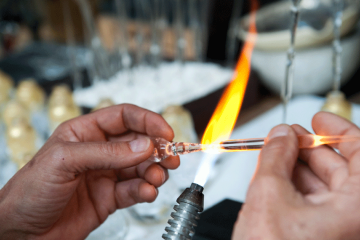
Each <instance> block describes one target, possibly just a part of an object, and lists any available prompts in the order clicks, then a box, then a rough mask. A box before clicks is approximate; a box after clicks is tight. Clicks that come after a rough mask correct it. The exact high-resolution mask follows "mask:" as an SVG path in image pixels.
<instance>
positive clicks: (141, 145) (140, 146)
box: [129, 137, 150, 153]
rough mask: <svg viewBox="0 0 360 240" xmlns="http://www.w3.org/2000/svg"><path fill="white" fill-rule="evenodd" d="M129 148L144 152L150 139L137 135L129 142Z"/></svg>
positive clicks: (136, 151)
mask: <svg viewBox="0 0 360 240" xmlns="http://www.w3.org/2000/svg"><path fill="white" fill-rule="evenodd" d="M129 145H130V149H131V151H132V152H134V153H138V152H145V151H146V150H147V149H148V148H149V146H150V139H149V138H147V137H139V138H137V139H135V140H133V141H131V142H130V143H129Z"/></svg>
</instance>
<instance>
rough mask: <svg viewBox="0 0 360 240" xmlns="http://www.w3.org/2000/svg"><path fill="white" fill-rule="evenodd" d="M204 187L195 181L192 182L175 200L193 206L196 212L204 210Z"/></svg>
mask: <svg viewBox="0 0 360 240" xmlns="http://www.w3.org/2000/svg"><path fill="white" fill-rule="evenodd" d="M203 190H204V188H203V187H202V186H200V185H198V184H196V183H192V184H191V186H190V188H186V189H185V191H184V192H183V193H182V194H181V195H180V196H179V197H178V199H177V200H176V202H177V203H179V204H180V203H187V204H190V205H192V206H194V207H195V208H196V209H197V210H198V212H202V211H203V210H204V194H203V193H202V192H203Z"/></svg>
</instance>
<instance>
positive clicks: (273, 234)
mask: <svg viewBox="0 0 360 240" xmlns="http://www.w3.org/2000/svg"><path fill="white" fill-rule="evenodd" d="M312 125H313V129H314V131H315V133H316V134H318V135H330V136H331V135H332V136H334V135H336V136H338V135H349V136H358V137H359V138H360V129H359V128H358V127H357V126H355V125H354V124H352V123H351V122H349V121H347V120H345V119H343V118H341V117H338V116H336V115H334V114H331V113H326V112H320V113H318V114H316V115H315V116H314V118H313V121H312ZM299 134H308V132H307V131H306V130H305V129H304V128H302V127H301V126H299V125H293V126H292V128H291V127H289V126H287V125H281V126H278V127H275V128H274V129H273V130H272V131H271V132H270V134H269V139H270V140H269V142H268V143H267V144H266V145H265V147H264V148H263V149H262V151H261V154H260V157H259V165H258V168H257V171H256V173H255V176H254V178H253V181H252V183H251V184H250V187H249V190H248V194H247V197H246V201H245V204H244V206H243V208H242V210H241V211H240V213H239V218H238V220H237V222H236V224H235V227H234V232H233V239H326V240H332V239H334V240H335V239H339V240H340V239H360V141H356V142H344V143H339V144H333V145H331V147H334V148H336V149H338V150H339V151H340V153H341V155H340V154H338V153H336V152H335V151H334V150H333V149H332V148H330V147H328V146H320V147H317V148H313V149H302V150H300V151H299V149H298V142H297V137H296V135H299ZM298 157H299V158H300V159H301V160H302V161H303V162H298V161H297V159H298Z"/></svg>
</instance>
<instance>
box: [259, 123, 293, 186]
mask: <svg viewBox="0 0 360 240" xmlns="http://www.w3.org/2000/svg"><path fill="white" fill-rule="evenodd" d="M265 142H266V144H265V146H264V147H263V149H262V150H261V152H260V156H259V163H258V164H259V165H258V170H257V173H256V175H255V177H257V176H262V175H266V176H274V177H281V178H285V179H287V180H290V179H291V175H292V172H293V169H294V167H295V163H296V161H297V157H298V153H299V148H298V140H297V135H296V133H295V132H294V130H293V129H292V128H291V127H290V126H288V125H285V124H282V125H279V126H276V127H274V128H273V129H272V130H271V131H270V133H269V135H268V136H267V138H266V141H265Z"/></svg>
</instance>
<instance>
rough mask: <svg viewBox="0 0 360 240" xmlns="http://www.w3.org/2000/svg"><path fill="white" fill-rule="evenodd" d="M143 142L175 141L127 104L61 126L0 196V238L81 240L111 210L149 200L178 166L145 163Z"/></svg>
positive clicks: (175, 162) (155, 119)
mask: <svg viewBox="0 0 360 240" xmlns="http://www.w3.org/2000/svg"><path fill="white" fill-rule="evenodd" d="M147 136H151V137H163V138H165V139H166V140H169V141H171V140H172V139H173V137H174V134H173V131H172V129H171V127H170V126H169V125H168V124H167V123H166V122H165V120H164V119H163V118H162V117H161V116H160V115H158V114H156V113H153V112H150V111H148V110H145V109H142V108H139V107H136V106H133V105H128V104H124V105H117V106H113V107H109V108H105V109H101V110H98V111H96V112H93V113H90V114H88V115H84V116H81V117H78V118H75V119H72V120H70V121H68V122H65V123H63V124H62V125H60V126H59V127H58V128H57V129H56V130H55V132H54V133H53V134H52V136H51V137H50V138H49V139H48V141H47V142H46V143H45V145H44V146H43V147H42V148H41V149H40V150H39V152H38V153H37V154H36V155H35V157H34V158H33V159H32V160H31V161H30V162H29V163H28V164H27V165H25V166H24V167H23V168H22V169H21V170H20V171H18V172H17V173H16V174H15V175H14V177H13V178H12V179H11V180H10V181H9V182H8V183H7V184H6V185H5V186H4V188H3V189H1V190H0V213H1V216H0V239H84V238H86V236H87V235H88V234H89V233H90V232H91V231H92V230H94V229H95V228H96V227H98V226H99V225H100V224H101V223H102V222H104V221H105V219H106V218H107V217H108V215H109V214H111V213H113V212H114V211H115V210H116V209H120V208H126V207H129V206H131V205H134V204H136V203H141V202H152V201H154V200H155V198H156V197H157V194H158V191H157V187H159V186H161V185H162V184H163V183H164V182H165V181H166V180H167V178H168V172H167V169H175V168H177V167H178V166H179V164H180V162H179V158H178V157H172V158H168V159H166V160H165V161H163V162H162V163H161V164H157V163H153V162H149V161H146V159H148V158H149V156H150V155H151V153H152V151H153V144H152V142H151V141H150V139H149V138H148V137H147Z"/></svg>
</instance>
